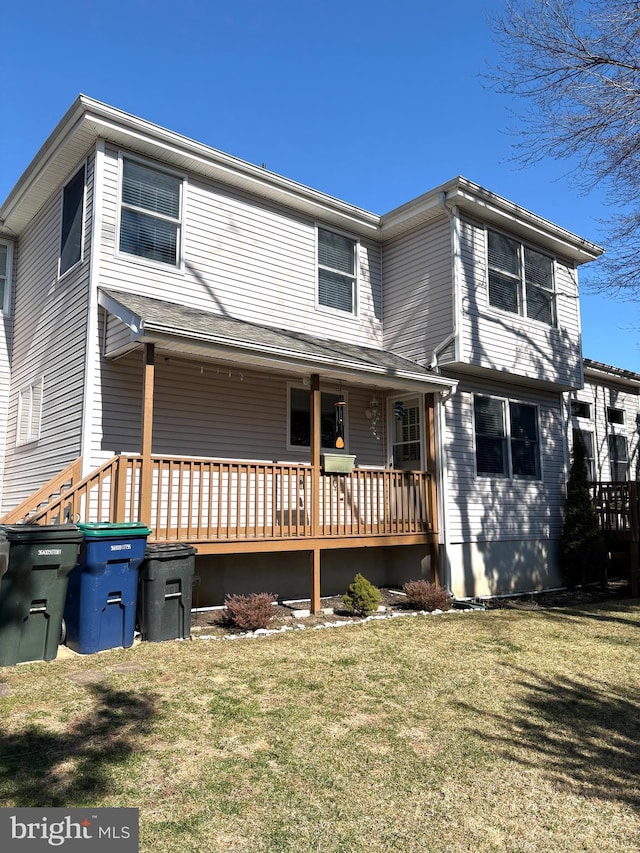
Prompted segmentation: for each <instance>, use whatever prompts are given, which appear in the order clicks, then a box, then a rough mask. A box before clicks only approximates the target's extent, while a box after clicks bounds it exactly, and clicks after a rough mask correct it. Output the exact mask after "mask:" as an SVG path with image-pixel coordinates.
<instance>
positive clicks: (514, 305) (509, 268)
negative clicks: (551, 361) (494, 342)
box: [488, 231, 555, 326]
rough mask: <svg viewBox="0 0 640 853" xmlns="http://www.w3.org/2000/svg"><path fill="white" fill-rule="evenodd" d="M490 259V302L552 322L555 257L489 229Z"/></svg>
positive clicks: (496, 306)
mask: <svg viewBox="0 0 640 853" xmlns="http://www.w3.org/2000/svg"><path fill="white" fill-rule="evenodd" d="M488 262H489V304H490V305H492V306H493V307H494V308H500V309H501V310H502V311H510V312H511V313H513V314H521V315H522V316H523V317H529V318H530V319H531V320H539V321H540V322H541V323H546V324H547V325H549V326H551V325H553V323H554V320H555V294H554V284H553V258H550V257H549V256H548V255H543V254H542V253H541V252H536V251H534V249H530V248H529V247H528V246H524V245H523V244H522V243H520V242H519V241H518V240H513V239H512V238H511V237H506V236H505V235H504V234H498V233H497V232H496V231H489V232H488Z"/></svg>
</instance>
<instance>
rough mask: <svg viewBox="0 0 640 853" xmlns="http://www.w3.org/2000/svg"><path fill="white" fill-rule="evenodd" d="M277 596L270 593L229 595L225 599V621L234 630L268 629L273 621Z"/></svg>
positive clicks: (223, 616)
mask: <svg viewBox="0 0 640 853" xmlns="http://www.w3.org/2000/svg"><path fill="white" fill-rule="evenodd" d="M275 601H277V596H276V595H272V594H271V593H269V592H254V593H252V594H251V595H228V596H227V597H226V598H225V601H224V605H225V609H224V610H223V615H222V618H223V621H224V623H225V624H226V625H229V626H230V627H232V628H240V629H242V630H243V631H256V630H257V629H258V628H266V627H267V625H268V624H269V622H270V621H271V620H272V619H273V616H274V611H273V604H274V602H275Z"/></svg>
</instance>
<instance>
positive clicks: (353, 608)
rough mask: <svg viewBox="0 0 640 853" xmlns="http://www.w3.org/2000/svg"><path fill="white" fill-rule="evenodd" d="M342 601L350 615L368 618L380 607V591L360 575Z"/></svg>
mask: <svg viewBox="0 0 640 853" xmlns="http://www.w3.org/2000/svg"><path fill="white" fill-rule="evenodd" d="M342 600H343V601H344V606H345V608H346V609H347V610H348V611H349V613H355V614H357V615H358V616H368V615H369V614H370V613H373V612H374V611H376V610H377V609H378V607H379V606H380V590H379V589H378V587H377V586H374V585H373V584H372V583H371V582H370V581H368V580H367V579H366V578H365V577H363V576H362V575H361V574H359V573H358V574H357V575H356V576H355V578H354V579H353V583H351V584H349V589H348V591H347V593H346V594H345V595H343V596H342Z"/></svg>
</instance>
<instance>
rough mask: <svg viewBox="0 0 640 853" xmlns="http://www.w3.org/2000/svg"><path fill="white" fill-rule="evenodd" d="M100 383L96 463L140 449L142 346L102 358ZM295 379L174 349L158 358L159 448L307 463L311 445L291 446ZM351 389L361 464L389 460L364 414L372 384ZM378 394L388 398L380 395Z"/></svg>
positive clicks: (351, 427) (353, 438)
mask: <svg viewBox="0 0 640 853" xmlns="http://www.w3.org/2000/svg"><path fill="white" fill-rule="evenodd" d="M293 384H295V383H293ZM97 385H98V387H97V406H96V410H95V412H94V415H93V433H94V449H93V458H92V467H95V466H97V465H98V464H100V463H101V462H103V461H105V460H106V459H108V458H110V457H111V456H112V455H113V454H114V453H116V452H121V453H138V452H139V450H140V411H141V403H140V400H141V394H142V358H141V355H140V353H139V352H137V353H131V354H130V355H126V356H124V357H123V358H121V359H118V360H117V361H109V360H106V359H102V360H101V362H100V365H99V374H98V382H97ZM290 387H291V383H289V382H288V381H287V379H286V378H284V377H279V376H275V375H272V374H270V373H263V372H260V371H253V370H247V369H245V368H244V367H236V366H232V367H231V368H229V367H228V366H227V367H222V366H219V367H218V366H216V365H215V364H211V363H208V364H200V363H199V362H197V361H188V360H183V359H179V358H176V359H174V358H172V357H169V358H168V360H165V359H164V358H163V359H157V360H156V371H155V398H154V429H153V451H154V453H160V454H168V455H180V456H196V457H212V458H217V459H244V460H251V459H253V460H261V461H267V462H295V463H303V462H304V463H308V462H309V461H310V450H309V448H304V447H297V448H296V447H288V446H287V445H288V441H287V436H288V433H287V427H288V425H287V405H288V396H289V388H290ZM329 390H330V389H329ZM345 397H346V399H347V400H348V409H349V415H348V439H349V445H350V447H351V448H354V447H357V457H358V458H357V464H362V465H370V466H380V467H383V466H384V463H385V459H384V442H383V441H379V440H377V439H376V438H375V436H374V435H373V434H372V433H371V431H370V429H369V421H368V420H367V418H366V414H365V412H366V409H367V407H368V405H369V401H370V399H371V389H370V388H359V387H351V386H349V387H348V388H345ZM379 400H380V404H381V405H382V404H383V398H382V396H380V397H379ZM350 452H356V451H355V450H353V449H351V451H350Z"/></svg>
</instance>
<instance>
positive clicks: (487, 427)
mask: <svg viewBox="0 0 640 853" xmlns="http://www.w3.org/2000/svg"><path fill="white" fill-rule="evenodd" d="M473 403H474V405H473V420H474V433H475V443H476V472H477V474H478V475H480V476H487V477H492V476H494V477H511V478H526V479H530V480H539V479H540V477H541V474H540V470H541V468H540V439H539V435H540V430H539V427H538V408H537V406H533V405H531V404H528V403H518V402H516V401H514V400H503V399H501V398H499V397H485V396H484V395H482V394H475V395H474V398H473Z"/></svg>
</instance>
